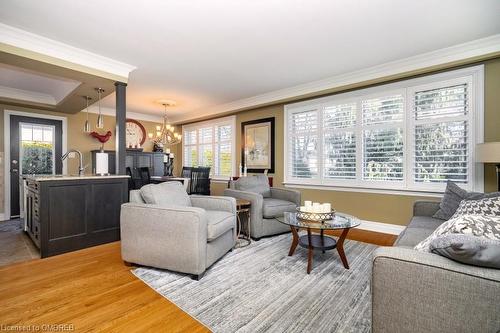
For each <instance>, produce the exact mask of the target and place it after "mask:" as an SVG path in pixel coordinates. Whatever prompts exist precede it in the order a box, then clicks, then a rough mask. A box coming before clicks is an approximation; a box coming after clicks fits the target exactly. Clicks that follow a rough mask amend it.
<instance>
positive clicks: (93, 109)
mask: <svg viewBox="0 0 500 333" xmlns="http://www.w3.org/2000/svg"><path fill="white" fill-rule="evenodd" d="M80 112H86V110H85V109H83V110H82V111H80ZM89 113H94V114H98V113H99V109H98V107H97V106H94V105H92V106H89ZM101 113H102V114H103V115H105V116H110V117H116V110H115V109H113V108H106V107H101ZM127 118H130V119H134V120H143V121H150V122H153V123H162V122H163V117H160V116H156V115H153V114H146V113H138V112H130V111H127Z"/></svg>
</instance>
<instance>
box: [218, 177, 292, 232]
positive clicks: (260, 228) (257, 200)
mask: <svg viewBox="0 0 500 333" xmlns="http://www.w3.org/2000/svg"><path fill="white" fill-rule="evenodd" d="M229 187H230V188H229V189H226V190H224V195H225V196H229V197H233V198H236V199H245V200H248V201H250V202H251V207H250V219H251V221H250V236H251V237H252V238H254V239H256V240H259V239H260V238H261V237H263V236H270V235H276V234H280V233H284V232H287V231H290V227H288V226H287V225H285V224H283V223H280V222H278V221H277V220H276V217H280V216H283V213H284V212H289V211H295V209H296V207H298V206H300V192H299V191H295V190H289V189H283V188H275V187H270V186H269V182H268V178H267V176H264V175H258V176H250V177H243V178H239V179H238V180H236V181H230V182H229Z"/></svg>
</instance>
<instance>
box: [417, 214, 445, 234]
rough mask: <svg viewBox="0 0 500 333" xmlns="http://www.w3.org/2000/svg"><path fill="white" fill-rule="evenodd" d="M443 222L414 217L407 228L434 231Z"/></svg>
mask: <svg viewBox="0 0 500 333" xmlns="http://www.w3.org/2000/svg"><path fill="white" fill-rule="evenodd" d="M444 222H446V221H444V220H441V219H436V218H434V217H428V216H414V217H412V219H411V221H410V223H409V224H408V227H409V228H423V229H430V230H431V231H434V230H436V228H437V227H439V226H440V225H441V224H443V223H444Z"/></svg>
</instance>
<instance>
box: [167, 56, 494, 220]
mask: <svg viewBox="0 0 500 333" xmlns="http://www.w3.org/2000/svg"><path fill="white" fill-rule="evenodd" d="M483 63H484V65H485V124H484V131H485V141H500V58H497V59H493V60H488V61H485V62H483ZM267 117H276V144H275V146H276V151H275V157H276V173H275V174H274V175H272V176H273V177H274V185H275V186H283V184H282V183H283V176H284V171H283V170H284V168H283V165H284V164H283V163H284V161H283V140H284V137H283V136H284V134H283V125H284V121H283V117H284V104H277V105H273V106H267V107H262V108H258V109H253V110H248V111H244V112H240V113H236V119H237V125H236V126H237V128H236V129H237V133H236V147H237V149H239V147H240V139H241V122H244V121H248V120H254V119H260V118H267ZM240 157H241V154H240V151H239V150H238V151H237V156H236V161H237V162H236V165H239V163H240ZM179 160H180V159H178V164H177V166H176V168H177V170H179V169H180V168H181V164H180V161H179ZM225 187H226V184H225V183H212V193H213V194H215V195H219V194H222V192H223V190H224V188H225ZM485 191H486V192H491V191H496V173H495V167H494V166H493V165H488V166H486V167H485ZM301 192H302V198H303V200H304V199H308V200H313V201H319V202H331V203H332V205H333V207H335V209H337V210H339V211H342V212H346V213H349V214H353V215H355V216H358V217H359V218H361V219H364V220H369V221H376V222H383V223H390V224H397V225H406V224H407V223H408V221H409V219H410V217H411V215H412V206H413V202H415V201H416V200H439V198H426V197H421V196H409V195H395V194H376V193H363V192H343V191H331V190H312V189H302V190H301Z"/></svg>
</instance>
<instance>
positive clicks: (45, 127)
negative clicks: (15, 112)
mask: <svg viewBox="0 0 500 333" xmlns="http://www.w3.org/2000/svg"><path fill="white" fill-rule="evenodd" d="M61 155H62V121H61V120H52V119H43V118H32V117H23V116H10V215H11V217H17V216H19V211H20V206H19V182H20V179H19V177H20V176H21V175H26V174H42V175H43V174H46V175H52V174H60V173H62V160H61Z"/></svg>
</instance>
